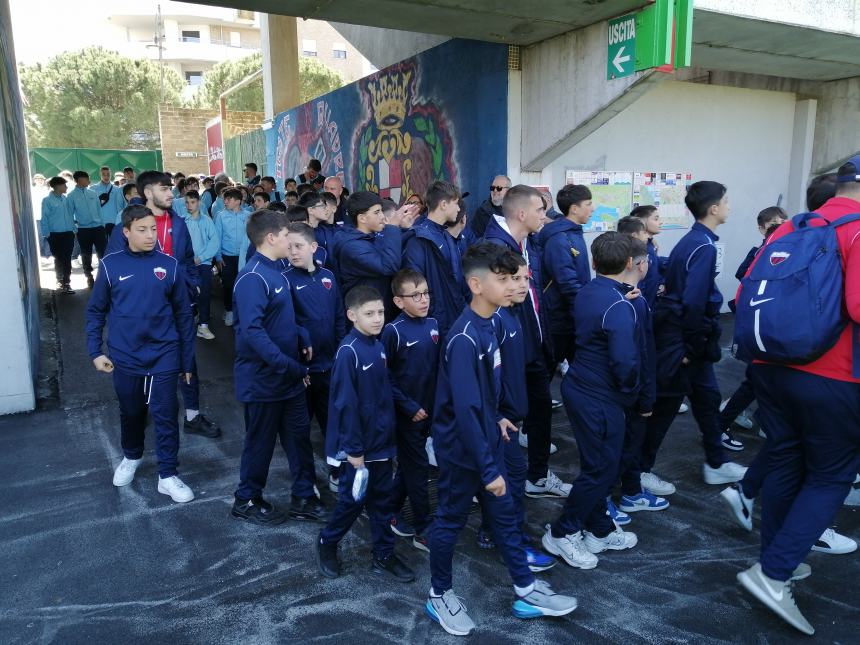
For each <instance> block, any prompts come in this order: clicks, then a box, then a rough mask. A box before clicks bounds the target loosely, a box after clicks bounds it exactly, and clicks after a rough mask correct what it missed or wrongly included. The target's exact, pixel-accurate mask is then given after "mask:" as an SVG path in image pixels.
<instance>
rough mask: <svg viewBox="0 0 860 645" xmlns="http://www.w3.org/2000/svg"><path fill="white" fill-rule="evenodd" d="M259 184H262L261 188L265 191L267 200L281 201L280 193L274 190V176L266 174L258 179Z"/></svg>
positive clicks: (275, 185)
mask: <svg viewBox="0 0 860 645" xmlns="http://www.w3.org/2000/svg"><path fill="white" fill-rule="evenodd" d="M260 186H262V187H263V189H264V190H265V191H266V194H267V195H268V197H269V200H268V201H270V202H279V201H281V193H280V191H278V190H276V188H277V182H276V181H275V178H274V177H270V176H269V175H266V176H265V177H263V178H262V179H261V180H260Z"/></svg>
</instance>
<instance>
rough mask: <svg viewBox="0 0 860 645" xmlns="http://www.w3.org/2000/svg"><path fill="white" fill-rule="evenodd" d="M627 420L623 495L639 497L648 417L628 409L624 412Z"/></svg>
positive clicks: (622, 472) (623, 463) (622, 453)
mask: <svg viewBox="0 0 860 645" xmlns="http://www.w3.org/2000/svg"><path fill="white" fill-rule="evenodd" d="M624 416H625V419H626V426H627V427H626V430H625V433H624V447H623V449H622V451H621V465H620V467H619V472H620V473H621V494H622V495H630V496H633V495H638V494H639V493H641V492H642V482H641V476H642V468H641V465H640V464H641V462H642V448H643V446H644V445H645V437H646V435H647V432H648V417H643V416H642V415H641V414H639V412H638V411H637V410H636V409H634V408H628V409H627V410H625V412H624Z"/></svg>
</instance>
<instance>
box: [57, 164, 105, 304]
mask: <svg viewBox="0 0 860 645" xmlns="http://www.w3.org/2000/svg"><path fill="white" fill-rule="evenodd" d="M72 177H73V178H74V180H75V187H74V188H73V189H72V191H71V192H70V193H69V194H68V196H67V198H66V199H67V200H68V201H67V202H66V205H67V206H68V207H69V212H70V213H71V214H72V217H74V218H75V222H77V225H78V233H77V239H78V245H79V246H80V248H81V264H82V265H83V267H84V274H85V275H86V276H87V286H89V287H90V288H91V289H92V287H93V283H94V282H95V281H94V279H93V251H95V253H96V256H97V257H98V259H99V260H101V259H102V257H104V254H105V247H106V246H107V236H106V235H105V227H104V223H103V221H102V211H101V205H100V204H99V198H98V195H96V193H95V191H92V190H90V189H89V185H90V176H89V174H88V173H86V172H84V171H83V170H76V171H75V173H74V174H73V175H72Z"/></svg>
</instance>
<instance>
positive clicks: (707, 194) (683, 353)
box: [642, 181, 746, 492]
mask: <svg viewBox="0 0 860 645" xmlns="http://www.w3.org/2000/svg"><path fill="white" fill-rule="evenodd" d="M684 201H685V202H686V204H687V208H688V209H689V210H690V212H691V213H692V214H693V217H695V219H696V222H695V223H694V224H693V226H692V228H691V229H690V231H689V232H688V233H687V234H686V235H685V236H684V237H682V238H681V240H680V241H679V242H678V243H677V244H676V245H675V248H674V249H672V253H671V254H670V255H669V261H668V263H667V266H666V273H665V278H666V290H665V293H664V294H663V296H662V297H661V298H660V299H659V302H658V303H657V309H656V311H655V312H654V333H655V342H656V346H657V401H656V403H655V404H654V414H653V415H652V416H651V417H650V418H649V419H648V438H647V440H646V447H645V454H644V459H643V464H642V472H643V474H644V473H650V472H651V469H652V468H653V467H654V462H655V460H656V457H657V451H658V449H659V447H660V444H661V443H662V440H663V438H664V437H665V435H666V431H667V430H668V429H669V426H670V425H672V421H673V420H674V419H675V415H676V414H677V413H678V408H679V406H680V405H681V402H682V401H683V400H684V396H685V395H686V396H687V397H688V398H689V399H690V403H691V404H692V408H693V416H694V417H695V418H696V423H698V425H699V430H700V431H701V433H702V443H703V445H704V448H705V463H704V464H703V465H702V474H703V477H704V480H705V483H706V484H730V483H732V482H735V481H738V480H740V479H741V478H742V477H743V476H744V472H745V471H746V468H744V467H742V466H740V465H738V464H736V463H734V462H732V461H729V460H728V458H727V457H726V453H725V449H724V448H723V445H722V442H721V434H722V433H721V432H720V418H719V417H720V409H719V408H720V389H719V386H718V385H717V378H716V376H715V375H714V363H716V362H717V361H718V360H720V358H721V350H720V345H719V337H720V308H721V306H722V304H723V296H722V294H721V293H720V290H719V289H718V288H717V283H716V277H717V247H716V245H715V243H716V241H717V240H718V239H719V238H718V237H717V235H716V233H715V231H716V229H717V227H719V226H720V225H721V224H723V223H725V222H726V220H727V219H728V216H729V204H728V200H727V198H726V187H725V186H723V185H722V184H719V183H717V182H714V181H699V182H696V183H695V184H693V185H692V186H690V188H689V189H688V190H687V196H686V197H685V198H684ZM652 492H653V491H652Z"/></svg>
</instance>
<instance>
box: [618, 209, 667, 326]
mask: <svg viewBox="0 0 860 645" xmlns="http://www.w3.org/2000/svg"><path fill="white" fill-rule="evenodd" d="M628 217H634V218H636V219H638V220H639V221H640V222H642V225H643V226H644V228H645V235H646V236H647V238H648V239H647V242H646V244H647V246H648V274H647V275H646V276H645V279H644V280H643V281H642V282H641V283H640V284H639V288H640V289H641V290H642V295H643V296H644V297H645V300H646V302H647V303H648V306H649V307H650V308H651V310H652V311H653V310H654V307H655V306H656V305H657V295H658V294H659V293H660V287H661V286H662V285H663V269H664V268H665V265H666V262H668V260H669V258H665V257H662V258H661V257H660V255H659V253H658V249H657V244H656V243H655V242H654V238H655V237H656V236H657V235H659V234H660V211H659V210H658V209H657V207H656V206H652V205H650V204H643V205H641V206H637V207H636V208H634V209H633V210H632V211H630V215H628ZM626 219H627V217H623V218H622V220H626ZM619 224H620V221H619ZM618 232H619V233H625V232H626V233H627V234H628V235H629V232H628V231H622V230H621V229H620V228H619V229H618Z"/></svg>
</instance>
